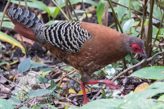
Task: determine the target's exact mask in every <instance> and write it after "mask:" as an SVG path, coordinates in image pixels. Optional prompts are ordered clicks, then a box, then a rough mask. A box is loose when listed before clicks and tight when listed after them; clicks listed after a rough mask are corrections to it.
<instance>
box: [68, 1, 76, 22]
mask: <svg viewBox="0 0 164 109" xmlns="http://www.w3.org/2000/svg"><path fill="white" fill-rule="evenodd" d="M68 4H69V5H70V7H71V10H72V11H73V13H74V15H75V17H76V20H77V21H79V18H78V16H77V14H76V12H75V10H74V9H73V6H72V4H71V2H70V0H68Z"/></svg>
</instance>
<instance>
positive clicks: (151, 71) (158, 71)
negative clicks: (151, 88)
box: [131, 66, 164, 80]
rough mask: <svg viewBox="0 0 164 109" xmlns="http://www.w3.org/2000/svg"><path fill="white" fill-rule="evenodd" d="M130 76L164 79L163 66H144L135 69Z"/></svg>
mask: <svg viewBox="0 0 164 109" xmlns="http://www.w3.org/2000/svg"><path fill="white" fill-rule="evenodd" d="M131 76H135V77H139V78H144V79H153V80H162V79H164V66H152V67H145V68H143V69H140V70H137V71H135V72H134V73H133V74H132V75H131Z"/></svg>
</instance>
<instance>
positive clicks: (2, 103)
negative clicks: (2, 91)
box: [0, 99, 14, 109]
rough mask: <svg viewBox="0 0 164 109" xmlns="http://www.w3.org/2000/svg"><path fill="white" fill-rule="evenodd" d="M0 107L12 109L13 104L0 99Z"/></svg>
mask: <svg viewBox="0 0 164 109" xmlns="http://www.w3.org/2000/svg"><path fill="white" fill-rule="evenodd" d="M0 109H14V106H13V105H12V104H11V103H10V102H9V101H7V100H5V99H0Z"/></svg>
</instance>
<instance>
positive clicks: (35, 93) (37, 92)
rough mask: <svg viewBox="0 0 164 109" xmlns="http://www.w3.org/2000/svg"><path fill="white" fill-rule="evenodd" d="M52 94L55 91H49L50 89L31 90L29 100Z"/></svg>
mask: <svg viewBox="0 0 164 109" xmlns="http://www.w3.org/2000/svg"><path fill="white" fill-rule="evenodd" d="M52 92H53V90H48V89H37V90H31V91H30V92H29V93H28V96H29V98H33V97H39V96H43V95H47V94H51V93H52Z"/></svg>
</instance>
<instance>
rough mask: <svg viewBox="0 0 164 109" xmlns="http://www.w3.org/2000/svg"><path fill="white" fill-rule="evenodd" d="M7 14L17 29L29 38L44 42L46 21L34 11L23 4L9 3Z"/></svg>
mask: <svg viewBox="0 0 164 109" xmlns="http://www.w3.org/2000/svg"><path fill="white" fill-rule="evenodd" d="M5 14H6V15H7V16H8V17H9V18H10V19H11V21H12V22H13V23H14V25H15V28H14V29H15V31H17V32H18V33H20V34H22V35H23V36H25V37H27V38H29V39H32V40H37V41H39V42H40V43H43V42H44V38H43V36H42V33H41V32H42V31H41V30H42V27H43V25H44V23H43V21H42V20H41V19H39V18H38V16H37V15H36V14H35V13H34V12H32V11H31V10H29V9H28V8H25V7H23V6H18V5H16V4H9V6H8V8H7V10H6V12H5Z"/></svg>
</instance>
